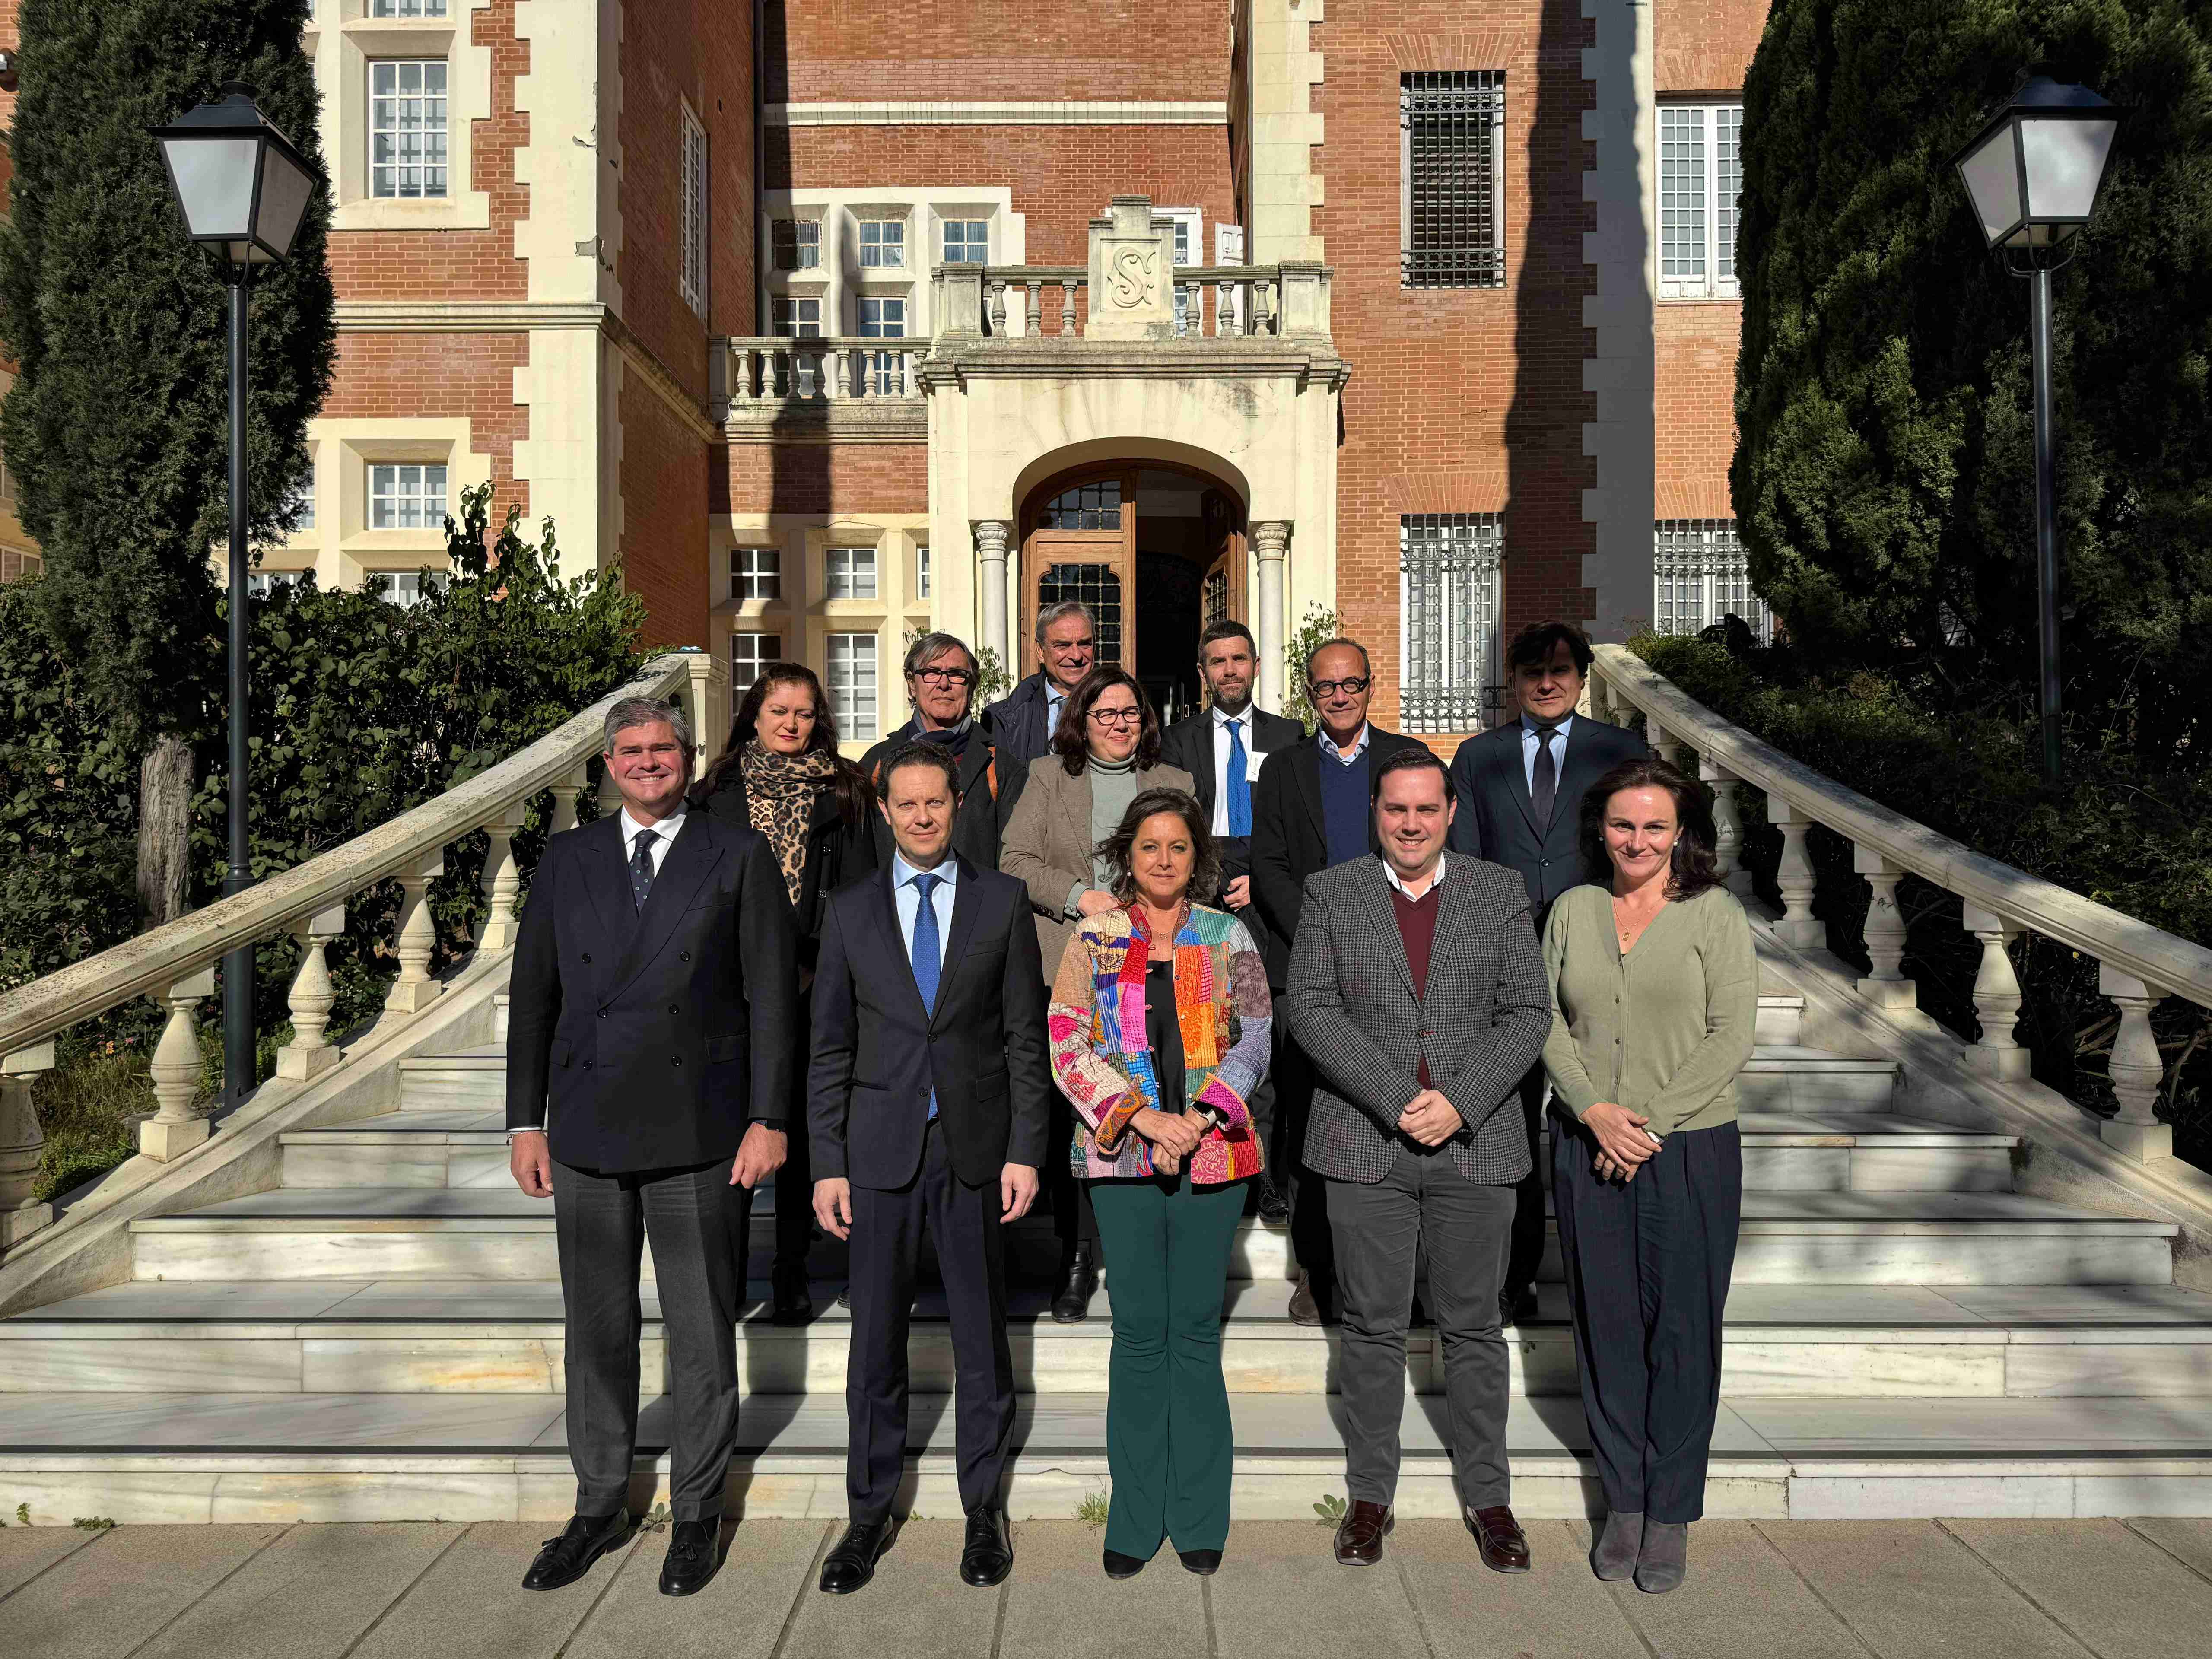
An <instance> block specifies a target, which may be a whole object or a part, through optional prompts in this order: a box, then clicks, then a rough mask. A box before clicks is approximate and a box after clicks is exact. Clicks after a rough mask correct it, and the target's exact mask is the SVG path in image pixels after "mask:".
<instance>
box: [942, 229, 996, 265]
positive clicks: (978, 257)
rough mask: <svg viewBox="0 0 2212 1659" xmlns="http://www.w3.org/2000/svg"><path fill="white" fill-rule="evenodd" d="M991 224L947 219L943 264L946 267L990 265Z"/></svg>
mask: <svg viewBox="0 0 2212 1659" xmlns="http://www.w3.org/2000/svg"><path fill="white" fill-rule="evenodd" d="M990 253H991V222H990V221H989V220H988V219H947V220H946V221H945V264H948V265H987V264H990V263H991V259H990Z"/></svg>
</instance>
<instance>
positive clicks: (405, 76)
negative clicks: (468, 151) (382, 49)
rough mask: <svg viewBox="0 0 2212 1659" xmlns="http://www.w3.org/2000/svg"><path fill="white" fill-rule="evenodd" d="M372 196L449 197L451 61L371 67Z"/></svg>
mask: <svg viewBox="0 0 2212 1659" xmlns="http://www.w3.org/2000/svg"><path fill="white" fill-rule="evenodd" d="M368 193H369V194H370V195H371V196H389V197H398V198H401V199H407V198H413V197H440V196H443V195H444V194H445V193H446V60H445V59H444V58H432V59H428V60H424V61H417V62H408V63H401V62H398V61H393V60H384V61H380V62H377V63H374V64H370V65H369V66H368Z"/></svg>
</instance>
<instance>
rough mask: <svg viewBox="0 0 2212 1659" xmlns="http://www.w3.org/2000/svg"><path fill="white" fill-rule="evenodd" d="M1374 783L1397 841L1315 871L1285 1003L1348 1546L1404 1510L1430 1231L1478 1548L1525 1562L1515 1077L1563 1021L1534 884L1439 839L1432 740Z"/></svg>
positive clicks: (1440, 769) (1387, 767)
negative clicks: (1336, 1316)
mask: <svg viewBox="0 0 2212 1659" xmlns="http://www.w3.org/2000/svg"><path fill="white" fill-rule="evenodd" d="M1372 788H1373V793H1374V811H1375V817H1376V832H1377V836H1378V839H1379V840H1380V842H1381V844H1382V848H1383V852H1382V855H1381V856H1380V857H1371V858H1363V859H1354V860H1351V861H1350V862H1348V863H1345V864H1340V865H1338V866H1334V868H1332V869H1328V870H1324V871H1322V872H1320V873H1319V874H1317V875H1315V876H1312V877H1310V878H1308V879H1307V881H1306V884H1305V895H1304V906H1303V908H1302V910H1301V912H1300V916H1299V921H1298V929H1297V938H1296V940H1295V941H1294V943H1293V945H1292V946H1291V972H1290V987H1289V990H1288V992H1287V994H1286V995H1285V1000H1284V1012H1285V1018H1287V1020H1288V1021H1289V1023H1290V1025H1291V1030H1292V1032H1293V1034H1294V1035H1295V1036H1297V1041H1298V1044H1299V1046H1300V1047H1301V1048H1303V1049H1304V1051H1305V1053H1306V1054H1308V1055H1309V1056H1310V1057H1311V1060H1312V1061H1313V1065H1314V1068H1315V1071H1316V1074H1317V1077H1318V1087H1317V1088H1316V1091H1315V1096H1314V1103H1313V1113H1312V1116H1311V1119H1310V1122H1309V1125H1308V1127H1307V1130H1306V1140H1305V1148H1304V1153H1305V1163H1306V1165H1307V1167H1308V1168H1309V1169H1310V1170H1313V1171H1314V1172H1315V1173H1316V1174H1318V1175H1320V1176H1324V1177H1325V1178H1326V1179H1327V1180H1328V1183H1329V1185H1328V1214H1329V1226H1330V1231H1331V1233H1332V1235H1333V1237H1334V1242H1335V1245H1336V1265H1337V1284H1338V1287H1339V1290H1340V1296H1341V1302H1342V1310H1343V1327H1344V1334H1343V1346H1342V1359H1341V1371H1340V1385H1341V1389H1342V1393H1343V1397H1344V1415H1345V1450H1346V1486H1348V1488H1349V1490H1350V1493H1351V1497H1352V1509H1351V1510H1350V1511H1349V1513H1348V1514H1347V1516H1346V1521H1345V1523H1344V1525H1343V1527H1341V1528H1339V1531H1338V1534H1337V1559H1339V1560H1340V1561H1343V1562H1346V1564H1348V1565H1368V1564H1370V1563H1372V1562H1374V1561H1376V1560H1379V1559H1381V1556H1382V1548H1383V1546H1382V1541H1383V1534H1384V1533H1385V1532H1386V1531H1388V1530H1389V1526H1390V1519H1391V1517H1390V1509H1389V1505H1390V1502H1391V1498H1392V1496H1393V1494H1394V1492H1395V1487H1396V1485H1397V1479H1398V1428H1399V1421H1400V1419H1401V1414H1402V1413H1403V1409H1404V1406H1405V1389H1406V1382H1405V1376H1406V1328H1407V1322H1408V1320H1409V1319H1410V1317H1411V1316H1412V1312H1413V1260H1414V1253H1415V1250H1416V1249H1417V1248H1418V1247H1419V1246H1421V1245H1422V1244H1424V1243H1425V1246H1426V1253H1427V1256H1428V1262H1429V1303H1430V1306H1431V1309H1432V1310H1433V1311H1434V1314H1435V1317H1436V1322H1437V1333H1438V1336H1439V1338H1440V1346H1441V1348H1442V1351H1443V1359H1444V1391H1445V1396H1446V1401H1447V1407H1448V1411H1449V1419H1450V1425H1451V1432H1450V1444H1451V1450H1452V1464H1453V1470H1454V1473H1455V1474H1456V1475H1457V1477H1458V1480H1459V1489H1460V1499H1461V1502H1462V1504H1463V1505H1464V1506H1465V1508H1466V1511H1467V1521H1468V1526H1469V1527H1470V1528H1472V1529H1473V1530H1474V1534H1475V1537H1476V1541H1477V1542H1478V1544H1479V1546H1480V1550H1481V1554H1482V1558H1483V1560H1484V1561H1485V1562H1486V1564H1487V1565H1490V1566H1492V1567H1493V1568H1496V1569H1498V1571H1527V1569H1528V1547H1527V1542H1526V1540H1525V1539H1524V1538H1522V1534H1521V1530H1520V1528H1519V1527H1518V1526H1517V1525H1516V1524H1515V1522H1514V1521H1513V1515H1512V1510H1511V1509H1510V1507H1509V1499H1510V1480H1509V1477H1508V1474H1507V1471H1506V1462H1505V1445H1504V1437H1505V1407H1506V1394H1507V1376H1508V1359H1507V1352H1506V1347H1505V1342H1504V1335H1503V1334H1502V1333H1501V1330H1500V1328H1499V1323H1498V1285H1499V1282H1500V1280H1501V1279H1502V1277H1503V1275H1504V1270H1505V1259H1506V1252H1507V1248H1508V1244H1509V1242H1510V1235H1511V1230H1512V1222H1513V1212H1514V1191H1513V1185H1514V1183H1515V1182H1517V1181H1518V1180H1520V1179H1521V1177H1522V1176H1524V1175H1526V1174H1527V1173H1528V1168H1529V1163H1528V1137H1527V1135H1526V1134H1525V1133H1523V1132H1522V1124H1521V1115H1520V1112H1519V1109H1518V1108H1517V1106H1516V1105H1514V1103H1515V1102H1516V1100H1517V1095H1516V1091H1517V1089H1518V1088H1519V1086H1520V1081H1521V1078H1522V1074H1523V1073H1526V1072H1527V1071H1528V1067H1529V1066H1530V1064H1531V1063H1532V1062H1533V1061H1534V1059H1535V1057H1536V1056H1537V1055H1538V1054H1541V1052H1542V1049H1543V1046H1544V1039H1545V1037H1546V1036H1547V1034H1548V1033H1549V1031H1550V1030H1551V1024H1552V997H1551V990H1550V986H1549V983H1548V981H1547V978H1546V976H1545V973H1544V960H1543V954H1542V951H1541V949H1540V948H1539V946H1538V945H1537V943H1536V935H1535V931H1534V928H1533V927H1531V926H1530V925H1529V921H1528V888H1527V885H1526V884H1525V883H1523V882H1522V879H1521V878H1520V877H1519V876H1517V875H1516V874H1515V873H1514V872H1511V871H1510V870H1507V869H1504V868H1502V867H1501V866H1498V865H1495V864H1488V863H1485V862H1484V861H1483V860H1480V859H1477V858H1472V857H1469V856H1468V855H1466V854H1460V853H1455V854H1451V855H1450V856H1449V858H1447V857H1446V856H1445V854H1444V840H1445V836H1446V834H1447V833H1448V831H1449V828H1450V824H1451V819H1452V813H1453V810H1454V807H1453V798H1452V790H1451V781H1450V776H1449V773H1448V772H1447V771H1446V769H1445V768H1444V765H1443V762H1441V761H1439V760H1437V758H1436V757H1435V756H1434V755H1432V754H1431V753H1430V752H1429V750H1426V749H1425V748H1423V749H1414V750H1406V751H1404V752H1402V753H1399V754H1395V755H1392V756H1390V757H1388V759H1386V760H1385V761H1384V762H1383V764H1381V765H1380V766H1378V767H1377V768H1376V772H1375V777H1374V781H1373V785H1372ZM1501 1105H1504V1106H1509V1107H1510V1108H1511V1109H1507V1110H1500V1109H1499V1108H1500V1107H1501Z"/></svg>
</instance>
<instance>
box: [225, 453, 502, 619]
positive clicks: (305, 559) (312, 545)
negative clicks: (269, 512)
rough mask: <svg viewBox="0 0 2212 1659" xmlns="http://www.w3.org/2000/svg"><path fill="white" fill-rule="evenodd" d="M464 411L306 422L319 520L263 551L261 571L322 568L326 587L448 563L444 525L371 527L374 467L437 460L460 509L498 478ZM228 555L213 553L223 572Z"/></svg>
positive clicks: (319, 578)
mask: <svg viewBox="0 0 2212 1659" xmlns="http://www.w3.org/2000/svg"><path fill="white" fill-rule="evenodd" d="M474 437H475V432H474V427H473V423H472V422H470V421H469V420H468V419H467V418H466V417H465V416H451V417H446V418H441V419H433V420H404V419H403V420H384V419H380V418H356V417H347V418H343V419H333V418H331V417H328V416H317V417H316V418H315V419H313V420H311V421H309V422H307V451H308V453H309V454H311V455H312V456H313V458H314V462H315V525H314V528H313V529H311V530H302V531H301V532H299V533H298V534H297V535H295V536H293V537H291V538H289V540H287V541H285V542H283V544H279V545H276V546H273V547H270V548H267V549H265V550H264V551H263V554H262V559H261V562H260V565H259V566H258V568H259V569H261V570H264V571H266V572H269V573H270V574H278V575H289V574H298V573H300V572H302V571H307V570H312V571H313V572H314V573H315V580H316V582H317V583H318V584H319V586H323V587H326V588H332V587H337V588H352V587H359V586H361V585H362V582H363V580H366V579H367V578H368V576H369V575H370V574H372V573H374V572H378V571H383V572H392V571H399V572H405V571H412V570H419V569H421V568H423V567H424V566H426V565H427V566H428V567H429V568H432V569H434V570H435V569H438V568H442V567H443V566H444V564H445V562H446V537H445V532H444V531H443V530H442V529H441V528H438V527H435V526H433V527H429V528H426V529H422V530H371V529H370V528H369V527H368V469H369V467H370V465H373V464H375V463H380V462H388V461H424V462H435V463H439V464H441V465H444V467H445V469H446V510H447V512H448V513H458V511H459V502H460V499H461V492H462V491H463V490H465V489H474V488H475V487H476V486H477V485H478V484H481V483H489V481H490V478H491V456H490V455H489V453H485V452H483V451H480V450H477V449H475V448H472V447H471V444H472V443H473V441H474ZM209 563H210V567H211V568H216V569H218V570H220V568H221V565H222V555H221V553H220V552H219V551H218V552H213V553H210V556H209Z"/></svg>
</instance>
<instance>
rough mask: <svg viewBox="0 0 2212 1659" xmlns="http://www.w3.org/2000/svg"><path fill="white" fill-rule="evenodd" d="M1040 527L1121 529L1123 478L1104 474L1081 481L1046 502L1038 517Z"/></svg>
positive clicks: (1043, 528) (1045, 528)
mask: <svg viewBox="0 0 2212 1659" xmlns="http://www.w3.org/2000/svg"><path fill="white" fill-rule="evenodd" d="M1037 527H1038V528H1039V529H1041V530H1119V529H1120V528H1121V480H1120V479H1119V478H1101V479H1099V480H1098V481H1097V483H1087V484H1078V485H1077V486H1076V487H1075V488H1074V489H1068V490H1063V491H1062V492H1061V493H1060V494H1059V495H1055V496H1054V497H1053V498H1052V500H1051V501H1048V503H1046V506H1045V509H1044V515H1043V516H1042V518H1040V519H1039V520H1037Z"/></svg>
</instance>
